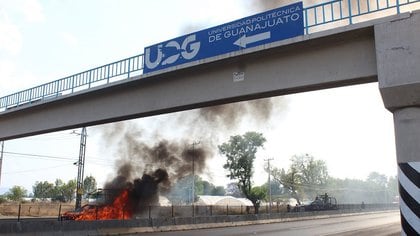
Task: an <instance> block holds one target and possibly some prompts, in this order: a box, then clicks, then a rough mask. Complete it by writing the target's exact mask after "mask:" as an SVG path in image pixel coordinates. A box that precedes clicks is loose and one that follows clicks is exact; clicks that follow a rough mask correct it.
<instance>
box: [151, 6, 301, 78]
mask: <svg viewBox="0 0 420 236" xmlns="http://www.w3.org/2000/svg"><path fill="white" fill-rule="evenodd" d="M298 35H303V5H302V2H298V3H295V4H291V5H288V6H284V7H281V8H277V9H273V10H270V11H266V12H263V13H260V14H256V15H253V16H249V17H245V18H242V19H239V20H236V21H232V22H229V23H226V24H223V25H219V26H216V27H212V28H208V29H205V30H201V31H198V32H195V33H192V34H189V35H184V36H181V37H178V38H174V39H171V40H168V41H165V42H162V43H158V44H155V45H152V46H149V47H146V48H145V49H144V69H143V72H144V73H149V72H153V71H157V70H161V69H164V68H167V67H171V66H176V65H180V64H184V63H187V62H192V61H196V60H200V59H204V58H209V57H213V56H217V55H221V54H225V53H229V52H233V51H238V50H241V49H246V48H251V47H255V46H258V45H262V44H266V43H271V42H274V41H279V40H283V39H287V38H292V37H295V36H298Z"/></svg>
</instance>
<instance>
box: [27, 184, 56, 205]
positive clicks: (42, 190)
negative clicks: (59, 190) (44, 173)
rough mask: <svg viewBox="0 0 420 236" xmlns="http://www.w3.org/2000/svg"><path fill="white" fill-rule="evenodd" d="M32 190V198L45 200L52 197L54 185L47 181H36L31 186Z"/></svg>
mask: <svg viewBox="0 0 420 236" xmlns="http://www.w3.org/2000/svg"><path fill="white" fill-rule="evenodd" d="M32 190H33V193H34V198H40V199H43V200H45V199H46V198H52V197H53V195H54V185H53V184H52V183H49V182H48V181H44V182H39V181H36V182H35V185H34V186H32Z"/></svg>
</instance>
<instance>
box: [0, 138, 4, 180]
mask: <svg viewBox="0 0 420 236" xmlns="http://www.w3.org/2000/svg"><path fill="white" fill-rule="evenodd" d="M3 153H4V141H1V153H0V183H1V167H2V165H3Z"/></svg>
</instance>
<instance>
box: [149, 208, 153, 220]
mask: <svg viewBox="0 0 420 236" xmlns="http://www.w3.org/2000/svg"><path fill="white" fill-rule="evenodd" d="M150 219H152V206H151V205H149V220H150Z"/></svg>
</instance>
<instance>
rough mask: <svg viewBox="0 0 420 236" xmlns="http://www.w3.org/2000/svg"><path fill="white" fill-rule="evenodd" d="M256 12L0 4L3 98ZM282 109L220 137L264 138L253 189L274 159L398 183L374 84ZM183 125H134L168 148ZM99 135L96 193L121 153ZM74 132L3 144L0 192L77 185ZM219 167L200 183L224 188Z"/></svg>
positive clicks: (290, 100)
mask: <svg viewBox="0 0 420 236" xmlns="http://www.w3.org/2000/svg"><path fill="white" fill-rule="evenodd" d="M252 6H253V5H252V2H251V1H247V0H229V1H225V0H200V1H193V0H177V1H169V0H168V1H164V0H154V1H135V0H124V1H110V0H96V1H95V0H90V1H86V0H60V1H58V0H44V1H43V0H16V1H7V0H0V96H5V95H8V94H9V93H12V92H16V91H19V90H23V89H26V88H29V87H32V86H35V85H39V84H42V83H45V82H49V81H52V80H56V79H59V78H62V77H65V76H68V75H71V74H74V73H77V72H80V71H84V70H86V69H90V68H93V67H96V66H100V65H103V64H107V63H110V62H112V61H116V60H119V59H122V58H126V57H129V56H133V55H137V54H140V53H143V48H144V47H145V46H148V45H151V44H155V43H158V42H161V41H165V40H168V39H171V38H174V37H177V36H180V35H182V34H185V32H188V31H190V30H198V29H202V28H206V27H211V26H215V25H218V24H221V23H225V22H228V21H231V20H234V19H238V18H241V17H244V16H246V15H249V14H252V13H255V9H253V8H252ZM276 101H279V102H278V104H281V105H279V106H278V107H276V109H274V110H273V113H272V117H271V118H270V119H269V120H268V121H267V122H266V123H264V124H256V122H255V120H253V119H252V117H251V118H249V119H248V118H246V117H245V118H244V120H242V123H241V124H237V127H235V128H232V129H230V130H220V131H218V135H217V140H216V141H215V142H219V143H220V142H225V141H227V139H228V138H229V136H230V135H236V134H242V133H244V132H246V131H250V130H253V131H258V132H262V133H264V136H265V137H266V138H267V143H266V145H265V148H264V149H263V150H261V151H260V152H258V155H257V156H258V157H257V160H256V163H255V166H256V173H257V174H256V177H255V179H254V181H255V183H256V184H262V183H264V181H266V179H267V176H266V173H265V172H264V171H263V169H262V168H263V164H264V159H266V158H268V157H270V158H274V161H273V165H274V166H276V167H283V168H287V167H288V165H289V162H288V161H289V159H290V157H291V156H292V155H295V154H305V153H308V154H311V155H313V156H314V157H315V158H317V159H322V160H325V161H326V162H327V165H328V168H329V172H330V175H331V176H334V177H339V178H359V179H365V178H366V177H367V175H368V174H369V173H370V172H372V171H377V172H379V173H381V174H385V175H388V176H393V175H396V169H397V167H396V158H395V145H394V133H393V121H392V115H391V113H389V112H388V111H386V110H385V108H384V107H383V103H382V100H381V97H380V94H379V91H378V85H377V84H376V83H372V84H367V85H358V86H351V87H345V88H338V89H328V90H323V91H315V92H309V93H302V94H295V95H290V96H285V97H283V98H276ZM185 114H186V115H187V116H188V114H189V113H188V112H184V113H183V115H185ZM179 115H180V114H169V115H162V116H158V117H149V118H144V119H138V120H132V121H129V122H131V123H133V124H135V125H136V126H138V127H139V129H142V130H143V129H145V130H147V131H148V132H149V133H150V134H153V133H155V131H154V130H157V129H158V128H159V129H161V131H159V134H160V135H161V137H164V138H168V139H170V138H175V137H179V136H182V135H188V132H187V131H186V130H185V129H186V128H185V127H180V130H183V131H182V132H177V133H174V127H178V124H177V123H176V122H174V120H176V119H173V118H174V117H176V116H179ZM103 129H104V128H103V127H98V126H97V127H88V134H89V136H88V141H87V142H88V143H87V153H86V155H87V157H86V166H85V176H86V175H90V174H91V175H93V176H94V177H95V178H96V179H97V180H98V181H99V183H100V184H103V183H104V182H105V181H106V180H107V178H109V177H112V176H113V173H114V171H113V170H114V168H113V166H114V162H115V160H116V159H118V157H117V156H116V155H117V154H116V149H117V148H116V147H113V146H112V145H111V146H106V145H104V142H103V140H102V139H103V136H102V132H103ZM77 132H80V130H76V133H72V131H71V130H68V131H62V132H57V133H50V134H46V135H40V136H33V137H28V138H22V139H16V140H11V141H6V142H5V152H6V153H5V154H4V160H3V169H2V172H3V173H2V176H1V183H0V186H1V188H9V187H12V186H14V185H20V186H24V187H25V188H26V189H28V190H29V191H31V190H32V185H33V184H34V182H35V181H44V180H47V181H50V182H53V181H54V180H55V179H57V178H60V179H63V180H64V181H67V180H69V179H74V178H76V176H77V167H76V166H74V165H73V163H74V162H75V161H77V158H78V151H79V140H80V136H78V135H77ZM145 137H147V136H145ZM150 137H151V136H150ZM193 138H195V137H193ZM196 139H200V137H196ZM204 141H205V140H204ZM214 148H217V147H214ZM23 154H29V155H23ZM213 158H214V159H213V161H211V162H210V163H209V165H208V170H207V171H206V174H205V175H203V177H204V178H206V179H211V180H212V181H213V182H214V183H215V184H218V185H225V184H226V183H227V182H228V180H227V179H226V178H225V177H224V176H225V174H226V173H225V172H224V171H223V168H222V165H223V163H224V159H223V157H221V156H217V155H216V156H214V157H213Z"/></svg>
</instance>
